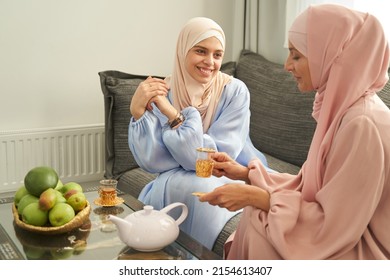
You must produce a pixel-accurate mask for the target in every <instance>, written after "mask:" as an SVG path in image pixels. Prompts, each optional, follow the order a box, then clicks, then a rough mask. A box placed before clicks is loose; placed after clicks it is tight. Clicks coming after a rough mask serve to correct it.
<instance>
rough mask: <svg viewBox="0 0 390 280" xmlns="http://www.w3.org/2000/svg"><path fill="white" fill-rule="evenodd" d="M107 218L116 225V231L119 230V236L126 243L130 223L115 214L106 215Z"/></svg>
mask: <svg viewBox="0 0 390 280" xmlns="http://www.w3.org/2000/svg"><path fill="white" fill-rule="evenodd" d="M107 219H108V220H110V221H111V222H113V223H114V224H115V225H116V227H117V229H118V232H119V238H120V239H121V240H122V241H123V242H124V243H127V236H128V233H129V232H130V230H131V226H132V224H131V223H130V222H128V221H126V220H125V219H122V218H119V217H117V216H115V215H108V216H107Z"/></svg>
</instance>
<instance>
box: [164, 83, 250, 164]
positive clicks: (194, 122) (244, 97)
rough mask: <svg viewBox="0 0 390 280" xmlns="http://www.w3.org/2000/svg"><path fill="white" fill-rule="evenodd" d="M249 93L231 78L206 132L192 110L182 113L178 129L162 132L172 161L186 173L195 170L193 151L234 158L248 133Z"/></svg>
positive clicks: (196, 114)
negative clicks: (200, 149) (210, 150)
mask: <svg viewBox="0 0 390 280" xmlns="http://www.w3.org/2000/svg"><path fill="white" fill-rule="evenodd" d="M249 102H250V100H249V91H248V89H247V87H246V86H245V84H244V83H242V82H241V81H239V80H237V79H234V80H233V81H232V82H231V83H230V84H227V85H226V87H225V89H224V92H223V93H222V97H221V99H220V103H219V105H218V107H217V110H216V114H215V117H214V121H213V123H212V124H211V126H210V128H209V129H208V131H207V132H206V133H203V127H202V122H201V118H200V115H199V113H198V111H197V110H196V109H195V108H194V107H188V108H186V109H184V110H183V112H182V113H183V115H184V117H185V121H184V123H183V124H182V125H181V126H179V128H178V129H174V130H172V129H169V127H165V129H164V130H163V141H164V143H165V145H166V147H167V149H168V150H169V151H170V153H171V155H172V156H173V157H174V158H175V159H176V161H177V162H178V163H179V164H180V165H181V166H182V167H183V168H184V169H186V170H194V169H195V160H196V148H198V147H207V148H214V149H216V150H217V151H220V152H226V153H228V154H229V155H230V156H231V157H233V158H236V157H237V156H238V155H239V153H240V152H241V151H242V149H243V147H244V145H245V143H246V139H247V136H248V134H249V118H250V111H249Z"/></svg>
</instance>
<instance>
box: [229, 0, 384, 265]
mask: <svg viewBox="0 0 390 280" xmlns="http://www.w3.org/2000/svg"><path fill="white" fill-rule="evenodd" d="M340 26H342V27H343V28H340ZM289 41H290V42H291V43H292V45H294V46H295V47H296V48H297V49H298V50H299V51H300V52H301V53H304V54H307V61H308V64H309V69H310V76H311V80H312V84H313V87H314V88H315V89H316V90H317V93H316V98H315V101H314V106H313V117H314V118H315V120H316V121H317V127H316V131H315V133H314V136H313V140H312V143H311V146H310V149H309V153H308V158H307V160H306V162H305V164H304V165H303V166H302V169H301V171H300V173H299V174H298V175H294V176H293V175H289V174H275V173H273V174H272V173H268V172H267V171H266V170H265V168H264V166H262V164H261V162H260V161H258V160H254V161H252V162H250V163H249V168H250V171H249V179H250V181H251V184H252V185H255V186H258V187H261V188H264V189H266V190H267V191H268V192H269V193H270V210H269V212H268V213H267V212H264V211H261V210H259V209H255V208H253V207H246V208H245V209H244V212H243V216H242V219H241V221H240V223H239V226H238V228H237V231H236V233H235V236H234V239H233V236H232V237H231V239H230V240H229V241H228V242H227V244H226V246H225V252H226V254H227V258H228V259H318V260H319V259H390V174H389V173H390V110H389V108H388V107H387V106H386V105H385V104H384V103H383V102H382V101H381V100H380V98H379V97H378V96H377V95H376V94H375V92H377V91H379V90H380V89H382V88H383V87H384V86H385V84H386V82H387V81H388V73H387V71H388V67H389V45H388V42H387V40H386V37H385V35H384V32H383V29H382V27H381V25H380V23H379V22H378V20H377V19H376V18H375V17H373V16H372V15H369V14H365V13H361V12H356V11H352V10H349V9H347V8H345V7H342V6H338V5H332V4H324V5H315V6H311V7H309V8H308V9H307V10H306V11H305V12H303V13H302V15H300V16H299V17H298V18H297V19H296V20H295V22H294V23H293V25H292V27H291V29H290V31H289ZM232 239H233V242H232V243H231V240H232Z"/></svg>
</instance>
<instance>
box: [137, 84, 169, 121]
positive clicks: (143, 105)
mask: <svg viewBox="0 0 390 280" xmlns="http://www.w3.org/2000/svg"><path fill="white" fill-rule="evenodd" d="M168 90H169V88H168V85H167V84H166V82H165V81H164V80H162V79H159V78H152V77H148V78H147V79H146V80H145V81H143V82H141V83H140V84H139V85H138V88H137V89H136V91H135V93H134V95H133V98H132V99H131V103H130V113H131V115H132V116H133V117H134V118H135V119H136V120H138V119H139V118H140V117H142V115H143V114H144V113H145V111H146V110H151V109H152V107H151V105H150V102H149V101H150V100H151V99H152V98H154V97H156V96H162V97H164V98H166V97H165V96H167V93H168Z"/></svg>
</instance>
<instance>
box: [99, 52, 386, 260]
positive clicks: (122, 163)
mask: <svg viewBox="0 0 390 280" xmlns="http://www.w3.org/2000/svg"><path fill="white" fill-rule="evenodd" d="M222 71H224V72H226V73H228V74H230V75H234V76H235V77H237V78H238V79H241V80H242V81H244V82H245V83H246V85H247V86H248V88H249V91H250V93H251V107H250V109H251V114H252V115H251V127H250V129H251V139H252V141H253V144H254V145H255V146H256V147H257V148H258V149H259V150H260V151H263V152H264V153H265V155H266V157H267V160H268V164H269V166H270V167H271V168H273V169H274V170H277V171H279V172H286V173H291V174H297V173H298V171H299V169H300V167H301V166H302V164H303V163H304V161H305V159H306V156H307V152H308V148H309V146H310V142H311V138H312V135H313V132H314V128H315V122H314V120H313V119H312V117H311V112H312V104H313V99H314V94H310V93H308V94H307V93H306V94H302V93H300V92H299V91H298V89H297V86H296V82H295V81H294V80H293V79H292V77H291V75H290V74H289V73H287V72H286V71H285V70H284V69H283V65H279V64H275V63H272V62H269V61H267V60H266V59H265V58H264V57H262V56H260V55H258V54H255V53H253V52H250V51H246V50H244V51H243V52H242V55H241V57H240V59H239V61H238V63H237V64H236V63H235V62H229V63H225V64H224V65H223V67H222ZM99 76H100V81H101V87H102V91H103V94H104V108H105V132H106V135H105V136H106V138H105V139H106V166H105V176H106V177H107V178H108V177H110V178H116V179H118V181H119V182H118V188H119V189H120V190H122V191H124V192H126V193H129V194H131V195H132V196H134V197H138V195H139V193H140V191H141V190H142V188H143V187H144V186H145V185H146V184H147V183H148V182H150V181H151V180H153V179H154V178H155V177H156V174H149V173H147V172H145V171H143V170H142V169H141V168H139V167H138V165H137V163H136V162H135V160H134V158H133V156H132V154H131V152H130V150H129V146H128V125H129V121H130V117H131V116H130V112H129V105H130V100H131V97H132V95H133V93H134V91H135V89H136V88H137V86H138V84H139V83H140V82H141V81H143V80H144V79H146V76H140V75H131V74H127V73H123V72H119V71H104V72H100V73H99ZM389 93H390V84H389V83H388V84H387V85H386V87H385V88H384V89H383V90H382V91H381V92H380V93H379V96H380V97H381V98H382V99H383V100H384V101H385V103H386V104H387V105H388V106H389V104H390V95H389ZM240 216H241V214H238V215H236V216H234V217H233V218H232V219H231V220H230V221H229V222H228V223H227V224H226V226H225V227H224V228H223V230H222V231H221V233H220V234H219V236H218V238H217V240H216V242H215V244H214V247H213V251H214V252H216V253H217V254H219V255H220V256H222V253H223V244H224V243H225V241H226V239H227V238H228V237H229V236H230V234H231V233H232V232H233V231H234V230H235V229H236V227H237V224H238V222H239V219H240Z"/></svg>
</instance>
